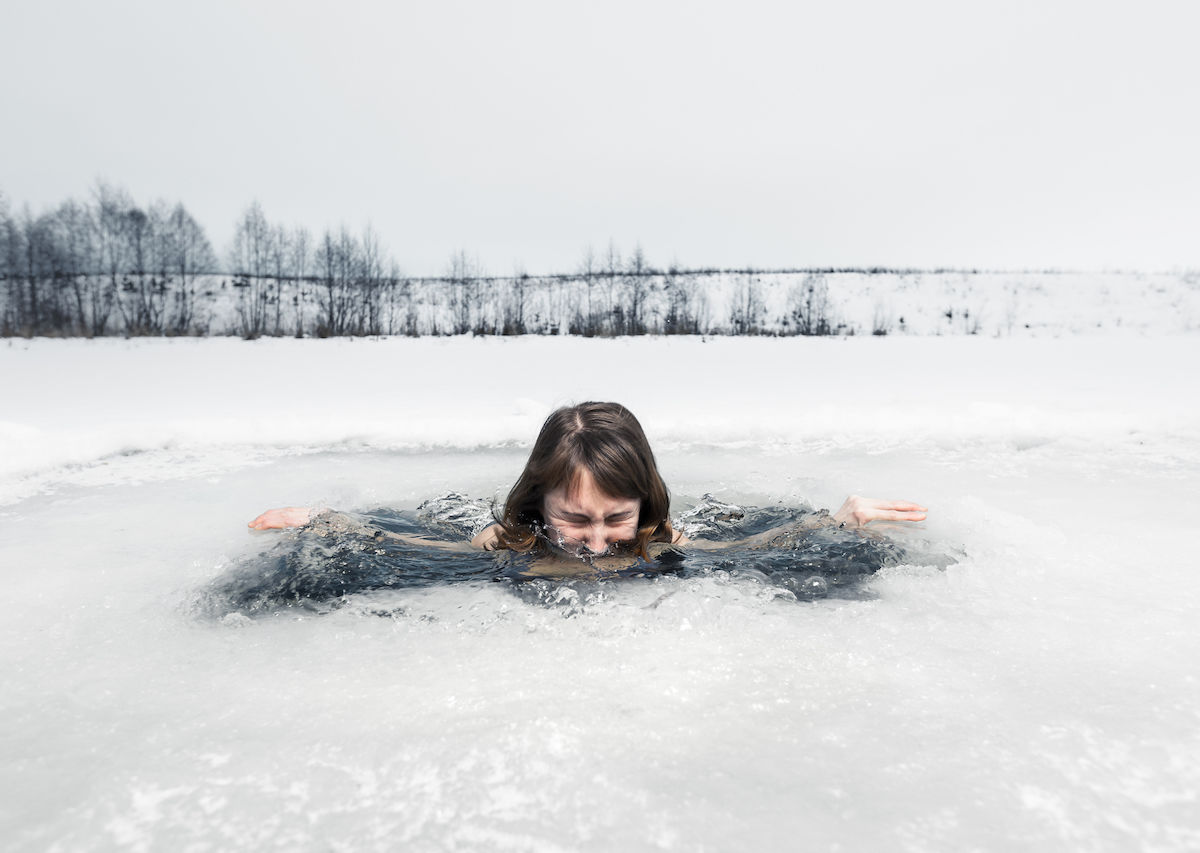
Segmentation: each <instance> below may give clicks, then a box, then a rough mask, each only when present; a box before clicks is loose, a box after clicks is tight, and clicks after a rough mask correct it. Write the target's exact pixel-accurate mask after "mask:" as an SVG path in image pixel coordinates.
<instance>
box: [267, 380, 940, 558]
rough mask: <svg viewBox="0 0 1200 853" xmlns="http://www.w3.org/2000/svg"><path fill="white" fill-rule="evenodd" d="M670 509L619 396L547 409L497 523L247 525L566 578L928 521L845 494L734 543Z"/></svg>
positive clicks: (909, 506)
mask: <svg viewBox="0 0 1200 853" xmlns="http://www.w3.org/2000/svg"><path fill="white" fill-rule="evenodd" d="M669 508H670V492H669V491H668V490H667V487H666V484H665V483H664V482H663V479H662V477H661V475H660V474H659V472H658V466H657V462H656V461H655V458H654V453H653V451H652V450H651V448H650V443H649V441H647V439H646V435H645V433H644V431H643V430H642V427H641V424H640V423H638V421H637V418H635V417H634V416H633V414H632V413H631V412H630V411H629V410H628V409H626V408H625V407H624V406H622V405H620V404H619V403H595V402H593V403H581V404H579V405H577V406H570V407H564V408H561V409H558V410H556V411H554V412H552V413H551V414H550V416H549V417H548V418H547V419H546V422H545V423H544V424H543V425H542V429H541V431H540V432H539V433H538V437H537V440H536V441H535V442H534V445H533V448H532V450H531V451H530V454H529V459H528V460H527V461H526V463H525V468H524V470H523V471H522V472H521V475H520V477H519V478H518V479H517V481H516V483H515V484H514V485H513V487H512V489H511V490H510V491H509V494H508V498H507V500H506V501H505V503H504V505H503V507H502V509H501V510H500V511H499V512H497V513H496V514H495V516H494V517H493V518H489V519H488V521H492V522H494V523H490V524H486V526H485V524H480V525H478V526H477V528H478V529H475V528H473V529H471V530H470V531H469V532H467V533H466V535H465V536H463V537H462V538H461V539H459V540H457V541H454V540H453V539H451V540H446V539H443V538H438V537H431V536H429V535H427V531H421V530H396V529H382V528H379V527H371V526H370V525H364V524H363V523H362V522H361V521H360V520H356V519H354V518H352V517H350V516H347V515H345V514H343V513H336V512H333V511H331V510H324V509H311V508H307V507H284V508H281V509H273V510H268V511H266V512H264V513H262V514H261V515H259V516H258V517H257V518H255V519H254V520H253V521H251V522H250V524H249V526H250V527H251V528H253V529H257V530H265V529H271V528H299V529H300V530H301V531H305V532H306V533H307V534H312V535H315V536H316V537H317V539H322V538H344V537H350V538H352V539H353V540H355V541H357V542H358V543H359V544H358V546H357V548H358V550H359V551H362V550H365V549H368V548H369V549H372V550H373V551H376V552H378V553H379V554H380V555H383V554H385V553H386V552H387V551H388V550H395V549H405V548H410V549H411V548H415V549H422V550H430V549H437V550H441V551H447V552H453V553H457V554H459V555H461V556H463V557H467V556H468V555H470V554H471V552H475V554H479V553H480V552H488V551H507V552H509V553H508V554H507V555H506V556H505V558H504V559H503V560H502V561H501V562H502V563H503V564H505V565H506V566H508V567H509V568H508V569H507V570H506V572H505V573H506V574H507V575H508V576H511V577H525V578H528V577H554V578H563V577H578V576H581V575H582V576H602V575H605V574H623V573H642V572H645V571H662V570H663V569H662V566H663V565H664V564H665V563H671V564H677V560H675V558H674V557H673V558H672V560H671V561H668V560H667V559H666V558H667V556H668V555H676V556H677V555H679V554H680V553H681V552H683V551H692V552H695V551H728V550H730V549H733V548H740V549H742V550H746V551H751V552H753V551H758V550H773V551H777V552H782V553H785V554H786V553H791V552H794V551H796V550H797V549H801V548H803V547H805V546H804V543H806V542H815V541H817V539H819V536H818V534H828V532H829V531H837V532H838V534H839V535H842V534H849V535H857V540H859V541H871V540H872V539H873V538H878V537H874V536H873V534H870V533H867V532H865V531H861V532H857V531H860V529H861V528H863V527H864V526H865V525H867V524H869V523H870V522H873V521H923V520H924V519H925V512H926V511H925V508H924V507H922V506H919V505H918V504H915V503H911V502H907V501H881V500H875V499H871V498H862V497H858V496H851V497H850V498H848V499H847V500H846V502H845V503H844V504H843V505H842V507H841V508H840V509H839V510H838V511H837V512H836V513H832V514H831V513H829V512H827V511H825V510H821V511H819V512H811V511H809V512H806V513H803V517H799V516H793V517H788V518H786V519H780V522H781V523H780V524H777V525H775V526H774V527H769V528H763V529H756V530H752V531H744V532H743V533H744V535H743V536H741V537H740V538H738V539H737V540H736V541H730V540H721V541H712V540H708V541H706V540H704V539H702V538H697V539H695V540H693V539H692V538H691V537H689V536H688V535H687V533H686V532H685V531H684V530H683V529H681V528H680V527H679V526H678V525H677V524H676V523H674V522H673V521H672V519H671V518H670V517H669ZM731 509H732V510H737V508H736V507H732V508H731ZM738 511H739V512H740V510H738ZM797 512H799V511H797ZM726 514H728V513H726ZM856 532H857V533H856ZM817 551H820V546H818V547H817ZM470 562H471V563H472V564H474V563H475V560H471V561H470ZM876 562H878V561H876ZM783 563H785V564H786V563H787V559H786V558H785V559H784V561H783ZM878 567H879V566H878V565H875V566H874V568H878ZM871 570H872V571H873V570H874V569H871Z"/></svg>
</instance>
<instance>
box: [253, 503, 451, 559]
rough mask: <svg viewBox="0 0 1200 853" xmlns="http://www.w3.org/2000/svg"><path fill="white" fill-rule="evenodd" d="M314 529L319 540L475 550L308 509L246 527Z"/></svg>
mask: <svg viewBox="0 0 1200 853" xmlns="http://www.w3.org/2000/svg"><path fill="white" fill-rule="evenodd" d="M310 525H311V526H312V528H313V531H314V532H315V533H316V534H317V535H319V536H329V535H330V534H334V533H339V534H340V533H353V534H356V535H359V536H363V537H366V538H369V539H377V540H381V541H382V540H390V541H393V542H403V543H405V544H406V545H418V546H420V547H423V548H440V549H441V550H443V551H473V550H474V548H473V547H472V546H471V545H469V544H467V543H466V542H447V541H445V540H444V539H433V538H430V537H428V536H413V535H411V534H407V533H393V532H391V531H390V530H382V529H380V528H378V527H369V526H368V525H366V524H363V523H362V522H360V521H356V520H355V519H353V518H351V517H350V516H348V515H344V514H342V513H340V512H334V511H333V510H330V509H323V508H316V507H307V506H285V507H279V508H278V509H269V510H267V511H266V512H264V513H262V514H261V515H259V516H258V517H257V518H255V519H254V520H253V521H251V522H250V523H249V524H247V525H246V526H247V527H250V528H251V529H253V530H277V529H280V528H286V527H306V526H310Z"/></svg>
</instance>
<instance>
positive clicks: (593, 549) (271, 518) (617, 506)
mask: <svg viewBox="0 0 1200 853" xmlns="http://www.w3.org/2000/svg"><path fill="white" fill-rule="evenodd" d="M641 503H642V502H641V500H640V499H638V498H615V497H613V496H611V495H607V494H605V493H604V492H602V491H601V490H600V489H599V488H598V487H597V486H596V483H595V480H594V479H593V478H592V475H591V472H589V471H587V470H586V469H585V470H581V471H580V472H579V475H578V476H577V477H575V479H574V480H573V481H572V482H571V483H570V484H568V485H564V486H560V487H558V488H557V489H553V490H551V491H549V492H547V493H546V495H545V497H543V499H542V517H543V518H544V519H545V521H546V527H547V538H548V540H549V541H550V543H551V545H552V546H554V548H555V550H556V551H557V552H558V553H557V554H556V555H553V556H551V557H549V558H546V559H544V560H539V561H537V564H536V565H535V566H534V569H535V572H536V573H539V574H541V573H548V574H555V575H562V574H571V573H594V572H596V571H604V570H613V569H618V568H624V567H625V566H627V565H629V564H631V563H632V562H635V560H634V559H633V558H630V557H623V556H612V557H610V556H605V555H606V554H607V553H608V552H609V550H610V549H611V548H612V546H614V545H616V544H617V543H621V542H631V541H633V540H634V539H636V538H637V524H638V513H639V511H640V509H641ZM927 512H928V511H927V510H926V508H925V507H923V506H921V505H919V504H915V503H912V502H911V501H887V500H878V499H876V498H864V497H860V496H858V495H851V496H850V497H848V498H847V499H846V501H845V503H843V504H842V506H841V508H840V509H839V510H838V511H837V512H836V513H834V514H833V516H832V517H830V516H828V515H825V516H824V521H823V522H817V523H818V524H822V523H823V524H830V523H834V524H837V525H839V526H843V527H851V528H855V527H863V526H865V525H867V524H869V523H871V522H874V521H883V522H897V521H898V522H916V521H924V520H925V518H926V515H927ZM314 519H321V520H325V521H327V522H328V523H330V524H333V525H337V524H347V523H349V524H354V522H352V521H350V520H349V519H348V518H347V517H346V516H341V515H339V514H337V513H330V511H329V510H323V509H316V508H312V507H295V506H291V507H280V508H278V509H269V510H267V511H266V512H264V513H262V514H261V515H259V516H258V517H257V518H255V519H254V520H253V521H251V522H250V523H249V525H248V526H249V527H250V528H252V529H254V530H271V529H277V528H286V527H303V526H304V525H306V524H309V523H310V522H313V521H314ZM782 529H783V528H779V529H775V530H768V531H764V532H763V533H759V534H756V535H754V536H751V537H748V538H747V539H745V540H740V541H738V542H706V541H703V540H698V541H692V540H689V539H688V538H687V537H686V536H684V535H683V534H682V533H679V532H678V531H676V533H675V536H674V538H673V539H672V540H671V543H670V544H671V545H687V546H689V547H692V548H697V549H702V550H717V549H723V548H728V547H731V546H736V545H742V546H751V547H753V546H754V545H756V544H759V543H760V542H761V543H766V542H769V541H770V540H771V539H772V538H773V537H775V536H777V535H778V534H779V532H780V531H781V530H782ZM499 532H500V526H499V525H497V524H493V525H491V526H490V527H487V528H485V529H484V530H483V531H481V532H480V533H479V534H477V535H476V536H475V538H474V539H472V540H471V543H470V544H469V545H468V544H467V543H465V542H446V541H444V540H438V539H432V538H428V537H424V536H410V535H405V534H399V533H389V532H386V531H376V532H374V533H373V535H376V536H382V537H384V538H387V539H391V540H395V541H400V542H404V543H407V544H410V545H420V546H425V547H435V548H441V549H444V550H451V551H469V550H473V549H478V548H482V549H483V550H485V551H494V550H497V548H498V547H499V544H500V542H499ZM658 544H659V545H660V546H661V547H667V546H666V545H665V543H658ZM580 557H586V558H587V562H586V563H582V562H581V561H580V560H579V558H580ZM564 558H566V559H564ZM610 564H611V565H610ZM572 566H573V567H574V569H575V571H574V572H572V571H571V570H570V569H571V567H572Z"/></svg>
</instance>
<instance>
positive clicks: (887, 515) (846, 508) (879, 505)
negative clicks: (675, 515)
mask: <svg viewBox="0 0 1200 853" xmlns="http://www.w3.org/2000/svg"><path fill="white" fill-rule="evenodd" d="M927 512H928V510H926V508H925V507H923V506H921V505H920V504H915V503H912V502H911V501H885V500H879V499H878V498H864V497H860V496H858V495H851V496H850V497H848V498H846V501H845V503H843V504H842V507H841V509H839V510H838V511H837V512H835V513H833V514H832V515H830V514H829V511H828V510H824V509H823V510H820V511H819V512H816V513H813V514H812V515H809V516H806V517H804V518H802V519H800V520H799V521H796V522H792V523H790V524H785V525H782V526H780V527H773V528H771V529H770V530H764V531H762V532H761V533H755V534H753V535H751V536H747V537H746V538H745V539H736V540H733V541H729V540H718V541H710V540H705V539H688V538H687V537H686V536H683V535H682V534H679V535H678V537H677V538H676V539H675V540H674V544H676V545H687V546H689V547H692V548H697V549H700V550H704V551H719V550H722V549H725V548H735V547H747V546H748V547H751V548H755V547H759V548H762V547H770V546H772V545H778V544H779V542H780V539H781V537H787V536H788V535H789V534H791V535H793V536H794V535H795V534H797V533H801V532H803V531H805V530H816V529H817V528H820V527H847V528H857V527H864V526H865V525H867V524H868V523H870V522H872V521H924V520H925V517H926V513H927Z"/></svg>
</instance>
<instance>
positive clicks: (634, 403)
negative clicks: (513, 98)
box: [0, 336, 1200, 502]
mask: <svg viewBox="0 0 1200 853" xmlns="http://www.w3.org/2000/svg"><path fill="white" fill-rule="evenodd" d="M1198 355H1200V338H1197V337H1170V338H1144V337H1135V336H1122V337H1116V338H1113V337H1106V338H1094V337H1093V338H1065V339H1054V340H1048V339H1040V340H1031V339H1022V340H1013V339H1007V340H989V339H981V338H974V337H963V338H953V339H951V338H852V339H829V338H787V339H775V338H708V339H701V338H626V339H615V340H601V339H580V338H544V337H542V338H539V337H527V338H517V339H493V338H425V339H410V338H398V339H376V340H361V339H358V340H349V339H345V340H325V341H314V340H292V339H271V340H260V341H256V342H245V341H241V340H234V339H216V340H207V341H205V340H195V339H142V340H135V341H122V340H95V341H86V340H65V341H64V340H33V341H25V340H17V341H10V342H8V343H7V344H6V345H4V346H0V401H2V408H0V442H2V444H3V447H4V453H3V456H2V457H0V500H2V501H6V502H7V501H12V500H16V499H19V498H21V497H22V496H25V495H28V494H31V493H34V492H36V491H38V490H40V489H42V488H44V487H45V486H46V484H47V483H48V482H50V481H51V480H52V479H54V478H56V477H58V478H61V477H63V476H67V475H69V476H81V475H82V473H81V472H82V471H83V470H86V469H81V468H80V467H79V466H94V465H96V464H97V463H98V462H100V461H102V460H104V459H106V458H107V457H112V456H114V455H118V454H124V455H130V454H136V453H144V452H150V451H153V452H159V453H162V452H166V453H171V454H174V455H175V457H176V459H177V460H178V461H179V462H181V463H182V462H183V461H184V460H186V459H187V458H189V457H191V456H194V455H195V454H196V453H198V452H200V451H205V452H206V453H207V452H208V451H212V450H216V449H224V450H225V452H228V453H230V454H231V459H240V460H241V461H242V462H245V461H247V459H248V458H249V457H253V456H255V455H262V454H276V453H280V452H295V451H298V450H304V449H312V448H328V447H331V446H360V447H366V448H377V449H390V448H423V447H439V448H471V447H483V446H491V447H494V446H503V445H506V444H514V443H515V444H528V443H529V442H531V441H532V439H533V437H534V436H535V435H536V433H537V429H538V427H539V426H540V424H541V421H542V420H543V419H544V418H545V416H546V415H547V414H548V413H549V412H550V411H551V410H552V409H553V408H554V407H556V406H558V405H562V404H564V403H569V402H577V401H581V400H585V399H615V400H619V401H622V402H624V403H625V404H626V405H628V406H629V407H630V408H631V409H632V410H633V411H634V412H635V413H636V414H637V415H638V416H639V418H640V419H641V420H642V421H643V423H644V424H645V426H646V429H647V431H648V433H649V434H650V436H651V438H652V440H653V441H654V442H655V443H656V445H661V446H662V447H664V448H669V447H672V446H688V445H696V444H731V443H733V444H736V443H738V442H753V443H755V444H760V445H761V444H769V443H779V442H782V443H800V444H804V443H826V444H832V445H845V444H852V443H855V442H860V441H869V442H870V443H871V444H872V446H879V445H880V444H881V443H882V444H883V445H894V444H903V443H908V442H941V441H948V440H958V439H962V438H970V437H975V438H990V439H997V440H1026V441H1028V440H1038V439H1042V438H1047V437H1056V436H1086V435H1096V436H1108V437H1120V436H1128V435H1130V434H1131V433H1136V432H1139V431H1155V432H1163V431H1166V432H1182V433H1188V434H1195V432H1196V430H1197V429H1198V428H1200V395H1196V394H1195V393H1194V375H1193V367H1194V365H1195V364H1197V363H1200V362H1198V359H1197V356H1198ZM209 461H211V459H210V460H209ZM160 462H161V460H158V459H157V458H156V459H155V460H154V462H153V464H152V465H151V466H150V467H153V468H155V469H162V465H161V464H160ZM206 464H208V462H206ZM68 469H69V470H68Z"/></svg>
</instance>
